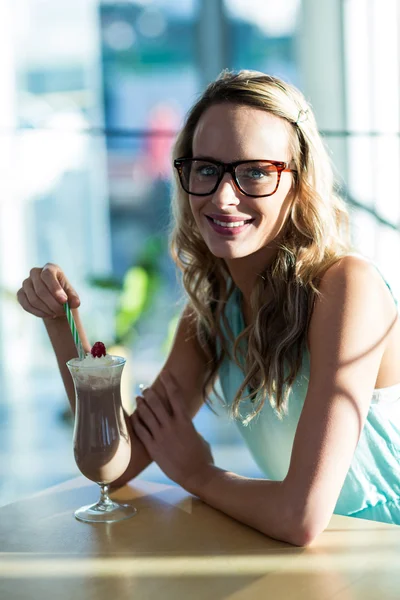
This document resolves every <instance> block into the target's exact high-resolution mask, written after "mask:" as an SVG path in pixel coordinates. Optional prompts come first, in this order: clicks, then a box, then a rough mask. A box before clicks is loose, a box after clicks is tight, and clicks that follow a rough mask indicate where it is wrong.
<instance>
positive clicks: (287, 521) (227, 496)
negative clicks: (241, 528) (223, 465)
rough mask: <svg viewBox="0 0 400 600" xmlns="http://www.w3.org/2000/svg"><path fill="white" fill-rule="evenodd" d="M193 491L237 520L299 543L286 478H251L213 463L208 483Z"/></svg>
mask: <svg viewBox="0 0 400 600" xmlns="http://www.w3.org/2000/svg"><path fill="white" fill-rule="evenodd" d="M189 491H192V493H194V494H195V495H196V496H198V497H199V498H200V499H201V500H203V502H205V503H206V504H209V505H210V506H212V507H213V508H216V509H218V510H220V511H221V512H224V513H225V514H227V515H229V516H230V517H233V518H234V519H236V520H237V521H240V522H241V523H244V524H245V525H249V526H250V527H253V528H254V529H257V530H258V531H260V532H261V533H264V534H265V535H268V536H269V537H272V538H275V539H277V540H281V541H284V542H288V543H291V544H296V545H297V539H298V536H297V532H296V524H295V522H294V518H293V516H292V515H291V511H290V498H288V497H287V494H286V491H285V486H284V482H281V481H269V480H264V479H249V478H246V477H241V476H240V475H236V474H235V473H231V472H228V471H224V470H222V469H219V468H218V467H215V466H212V467H210V471H209V472H208V474H207V479H206V481H205V483H203V484H202V485H197V486H195V488H194V489H193V490H189ZM299 545H300V544H299Z"/></svg>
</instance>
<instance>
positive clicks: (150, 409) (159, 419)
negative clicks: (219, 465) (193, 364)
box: [130, 371, 214, 494]
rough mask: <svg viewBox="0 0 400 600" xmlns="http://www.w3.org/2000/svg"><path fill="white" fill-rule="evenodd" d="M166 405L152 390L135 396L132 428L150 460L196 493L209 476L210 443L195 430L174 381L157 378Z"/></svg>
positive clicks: (165, 374)
mask: <svg viewBox="0 0 400 600" xmlns="http://www.w3.org/2000/svg"><path fill="white" fill-rule="evenodd" d="M160 380H161V382H162V384H163V386H164V388H165V392H166V397H167V399H168V403H169V406H168V407H167V406H166V405H165V403H164V402H163V399H162V398H160V397H159V396H158V394H156V392H155V391H154V390H153V389H152V388H148V389H146V390H144V392H143V396H138V397H137V399H136V401H137V408H136V410H135V412H134V413H133V414H132V415H131V417H130V418H131V421H132V426H133V429H134V431H135V433H136V435H137V436H138V438H139V439H140V441H141V442H142V443H143V445H144V446H145V448H146V450H147V452H148V453H149V455H150V456H151V458H152V459H153V460H154V461H155V462H156V463H157V464H158V466H159V467H160V469H161V470H162V471H163V472H164V473H165V474H166V475H167V477H169V478H170V479H172V480H173V481H175V482H176V483H178V484H179V485H180V486H182V487H183V488H185V489H186V490H187V491H189V492H192V493H194V494H196V489H199V487H201V486H203V485H204V484H205V483H206V482H207V481H208V479H209V478H210V476H211V474H212V468H210V467H212V465H213V464H214V459H213V456H212V454H211V451H210V446H209V444H208V443H207V442H206V441H205V440H204V439H203V438H202V436H201V435H200V434H199V433H198V432H197V431H196V429H195V427H194V425H193V423H192V421H191V419H190V417H189V415H188V413H187V410H186V406H185V401H184V399H183V398H182V395H181V392H180V388H179V386H178V385H177V383H176V381H175V379H173V378H172V376H171V375H169V374H168V373H167V372H166V371H163V372H162V373H161V375H160Z"/></svg>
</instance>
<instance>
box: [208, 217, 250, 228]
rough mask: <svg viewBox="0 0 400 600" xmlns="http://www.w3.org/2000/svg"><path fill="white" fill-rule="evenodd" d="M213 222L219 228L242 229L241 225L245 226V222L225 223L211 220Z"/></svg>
mask: <svg viewBox="0 0 400 600" xmlns="http://www.w3.org/2000/svg"><path fill="white" fill-rule="evenodd" d="M212 220H213V221H214V223H216V224H217V225H220V226H221V227H228V228H229V227H230V228H233V227H243V225H245V223H246V221H236V222H235V223H227V222H226V221H217V220H216V219H212Z"/></svg>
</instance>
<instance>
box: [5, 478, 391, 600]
mask: <svg viewBox="0 0 400 600" xmlns="http://www.w3.org/2000/svg"><path fill="white" fill-rule="evenodd" d="M97 497H98V487H97V486H96V485H94V484H92V483H91V482H89V481H87V480H86V479H84V478H83V477H79V478H77V479H74V480H72V481H68V482H66V483H64V484H61V485H58V486H56V487H53V488H51V489H50V490H46V491H45V492H41V493H40V494H37V495H35V496H32V497H31V498H28V499H26V500H23V501H20V502H15V503H14V504H10V505H8V506H4V507H2V508H0V551H1V552H0V598H1V600H20V599H21V600H22V599H24V600H36V599H39V598H40V600H46V599H50V598H51V599H53V598H54V599H57V600H81V599H82V600H91V599H96V600H103V599H104V600H125V599H128V598H129V600H132V599H135V600H142V599H146V600H147V599H150V598H151V599H153V598H154V599H157V600H158V599H162V600H169V599H171V600H172V599H173V600H179V599H185V600H186V599H188V600H197V599H207V600H219V599H222V598H229V600H244V599H246V600H247V599H250V598H254V599H257V600H264V599H267V598H268V599H269V598H270V599H271V600H277V599H280V598H285V599H288V600H302V599H304V600H314V599H315V600H325V599H328V598H334V599H335V600H345V599H346V600H350V599H351V600H357V599H362V600H369V599H373V600H377V599H379V600H380V599H382V600H391V599H393V600H394V599H396V600H399V598H400V527H397V526H395V525H386V524H382V523H375V522H373V521H365V520H361V519H351V518H348V517H340V516H335V515H334V516H333V517H332V520H331V523H330V525H329V527H328V529H327V530H326V531H325V532H324V533H323V534H322V535H321V536H320V537H319V538H318V539H317V540H316V541H314V542H313V544H312V545H311V546H309V547H308V548H296V547H294V546H290V545H289V544H285V543H283V542H277V541H275V540H272V539H270V538H268V537H265V536H263V535H262V534H260V533H258V532H257V531H254V530H252V529H250V528H249V527H246V526H245V525H241V524H240V523H238V522H236V521H234V520H233V519H230V518H229V517H227V516H225V515H224V514H222V513H220V512H218V511H216V510H214V509H212V508H210V507H209V506H207V505H205V504H203V502H201V501H200V500H198V499H197V498H193V497H192V496H190V495H189V494H187V493H186V492H185V491H183V490H182V489H181V488H179V487H175V486H169V485H163V484H156V483H149V482H145V481H141V480H135V482H134V483H132V484H130V485H129V486H125V487H124V488H122V489H120V490H118V491H117V492H114V494H113V497H114V498H115V499H117V500H122V501H126V502H132V503H133V505H134V506H136V507H137V509H138V514H137V515H136V516H135V517H133V518H131V519H128V520H126V521H121V522H119V523H113V524H86V523H81V522H78V521H77V520H76V519H75V518H74V517H73V516H72V515H73V511H74V509H76V508H77V507H79V506H81V505H84V504H88V503H91V502H94V501H95V500H97Z"/></svg>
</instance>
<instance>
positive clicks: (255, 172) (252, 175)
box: [242, 167, 270, 180]
mask: <svg viewBox="0 0 400 600" xmlns="http://www.w3.org/2000/svg"><path fill="white" fill-rule="evenodd" d="M269 175H270V173H269V172H268V169H261V168H260V167H248V168H247V169H246V170H245V171H243V173H242V177H248V178H249V179H254V180H257V179H264V178H265V177H268V176H269Z"/></svg>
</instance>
